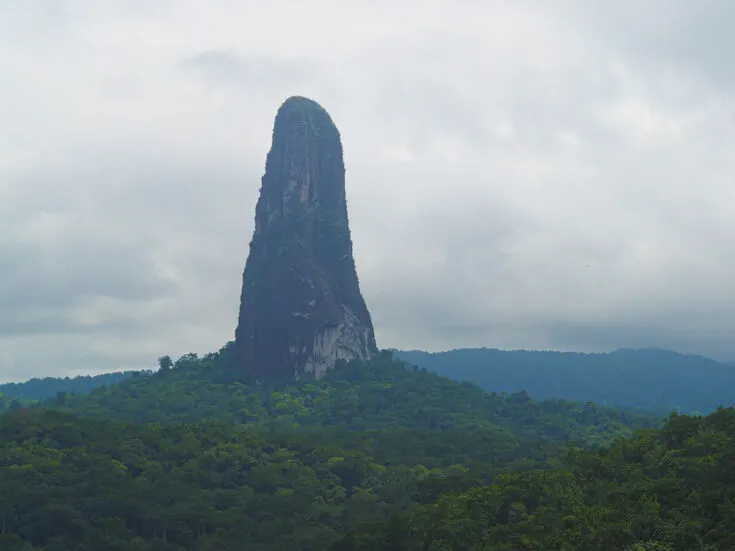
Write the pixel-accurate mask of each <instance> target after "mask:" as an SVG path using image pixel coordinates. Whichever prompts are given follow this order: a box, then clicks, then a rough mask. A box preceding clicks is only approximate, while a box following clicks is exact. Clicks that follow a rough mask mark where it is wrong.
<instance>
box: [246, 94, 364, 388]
mask: <svg viewBox="0 0 735 551" xmlns="http://www.w3.org/2000/svg"><path fill="white" fill-rule="evenodd" d="M235 345H236V357H237V366H238V368H239V369H240V370H242V371H245V372H247V373H250V374H253V375H256V376H258V377H262V378H271V379H272V378H278V379H283V378H299V377H301V376H302V375H306V374H310V375H313V376H314V377H316V378H320V377H322V376H323V375H324V373H326V371H327V370H328V369H330V368H331V367H332V366H333V365H334V363H335V362H336V361H337V360H340V359H344V360H350V359H356V358H357V359H368V358H370V357H371V356H372V355H373V354H374V353H375V351H376V350H377V347H376V345H375V337H374V331H373V325H372V321H371V318H370V313H369V312H368V310H367V307H366V305H365V301H364V299H363V297H362V294H361V293H360V287H359V283H358V278H357V272H356V270H355V261H354V258H353V256H352V240H351V237H350V230H349V223H348V217H347V202H346V196H345V167H344V160H343V155H342V142H341V139H340V135H339V131H338V130H337V127H336V126H335V124H334V122H333V121H332V119H331V117H330V116H329V114H328V113H327V112H326V111H325V110H324V108H322V107H321V106H320V105H319V104H318V103H317V102H315V101H313V100H311V99H308V98H304V97H300V96H293V97H291V98H289V99H287V100H286V101H285V102H284V103H283V104H282V105H281V107H280V108H279V109H278V113H277V114H276V119H275V123H274V125H273V141H272V144H271V149H270V151H269V153H268V157H267V159H266V167H265V174H264V176H263V179H262V184H261V188H260V197H259V199H258V203H257V205H256V209H255V232H254V234H253V240H252V242H251V243H250V254H249V256H248V259H247V262H246V264H245V271H244V273H243V286H242V295H241V301H240V315H239V320H238V327H237V330H236V332H235Z"/></svg>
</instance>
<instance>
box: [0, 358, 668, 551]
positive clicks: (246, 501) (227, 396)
mask: <svg viewBox="0 0 735 551" xmlns="http://www.w3.org/2000/svg"><path fill="white" fill-rule="evenodd" d="M231 353H232V347H231V345H228V346H226V347H224V348H223V349H222V350H221V351H219V352H217V353H215V354H209V355H207V356H205V357H203V358H198V357H197V356H196V355H193V354H189V355H186V356H184V357H182V358H180V359H179V360H178V361H177V362H175V363H174V364H173V366H172V367H169V366H167V365H166V367H165V368H164V369H162V370H161V371H159V372H157V373H155V374H153V375H151V376H148V377H134V378H130V379H128V380H126V381H124V382H122V383H120V384H117V385H111V386H109V387H100V388H98V389H95V390H93V391H92V392H91V393H90V394H89V395H87V396H70V395H65V394H63V393H61V394H58V395H56V396H55V397H54V398H52V399H50V400H49V401H48V402H46V404H45V405H44V406H43V407H27V408H20V410H19V411H15V412H12V413H8V414H5V415H3V416H0V457H1V458H2V461H0V526H2V527H3V528H2V532H0V549H3V550H8V551H16V550H18V551H19V550H21V549H24V550H44V551H49V550H54V551H56V550H61V549H64V550H66V549H90V550H95V549H106V550H110V551H116V550H120V551H123V550H124V551H130V550H132V551H154V550H156V551H158V550H164V551H166V550H168V551H184V550H192V549H193V550H197V551H209V550H215V549H217V550H221V549H248V550H249V551H250V550H259V551H266V550H281V549H303V550H317V549H324V550H326V549H330V548H331V546H332V545H333V544H335V542H339V541H340V540H341V538H343V537H344V536H345V534H347V532H348V531H349V530H350V529H352V530H357V531H359V530H360V526H361V525H364V524H365V523H373V522H374V523H378V524H380V523H383V522H387V521H388V519H389V518H391V516H392V515H398V514H402V513H406V514H408V513H410V512H411V511H414V510H418V508H420V507H421V506H422V505H428V504H430V503H432V502H433V501H435V500H436V499H439V498H440V496H451V495H456V494H459V493H461V492H466V491H470V490H471V489H472V488H478V487H482V486H485V485H487V484H490V483H492V482H493V481H494V480H496V479H497V477H498V476H500V475H502V474H503V473H510V472H519V471H527V470H529V469H542V470H549V469H554V468H555V467H556V465H557V464H558V462H559V460H560V458H561V457H562V456H563V454H564V453H565V450H566V447H567V445H569V444H575V445H579V446H583V447H596V446H599V445H601V444H606V443H611V442H613V441H614V440H615V439H616V438H620V437H628V436H631V435H632V431H633V430H634V429H641V428H646V427H656V426H660V423H661V420H660V419H657V418H653V417H649V416H645V415H637V414H631V413H629V412H624V411H619V410H613V409H608V408H603V407H598V406H595V405H593V404H586V405H582V404H577V403H572V402H566V401H563V400H552V401H544V402H541V401H535V400H533V399H532V398H531V397H530V396H529V395H528V394H526V393H518V394H512V395H508V396H498V395H491V394H488V393H485V392H484V391H482V390H481V389H479V388H478V387H476V386H474V385H472V384H469V383H458V382H455V381H451V380H449V379H447V378H443V377H440V376H438V375H436V374H433V373H429V372H426V371H422V370H420V369H418V368H414V367H411V366H408V365H407V364H404V363H401V362H397V361H394V359H393V358H392V357H391V355H390V354H387V353H385V354H381V355H380V356H379V357H377V358H375V359H374V360H372V361H370V362H367V363H361V362H352V363H349V364H345V363H341V364H338V366H336V367H335V368H334V369H333V370H332V371H330V372H329V373H328V374H327V376H326V377H325V378H324V379H322V380H319V381H315V380H301V381H293V382H283V383H278V384H271V385H264V384H257V383H255V382H252V381H243V380H240V381H234V380H233V372H232V371H231V369H230V365H231ZM131 421H132V422H131ZM449 548H454V547H451V546H450V547H449ZM386 549H388V548H386Z"/></svg>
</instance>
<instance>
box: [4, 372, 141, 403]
mask: <svg viewBox="0 0 735 551" xmlns="http://www.w3.org/2000/svg"><path fill="white" fill-rule="evenodd" d="M136 373H144V374H147V373H149V372H145V371H143V372H140V371H117V372H115V373H102V374H100V375H80V376H78V377H72V378H70V377H44V378H42V379H39V378H33V379H30V380H28V381H24V382H22V383H4V384H0V393H3V394H5V395H6V396H11V397H13V398H25V399H28V400H38V401H39V402H41V401H43V400H47V399H48V398H53V397H54V396H56V394H57V393H59V392H68V393H69V394H89V393H90V392H92V391H93V390H94V389H95V388H97V387H100V386H106V385H114V384H117V383H121V382H122V381H125V380H127V379H130V378H131V377H133V376H134V375H135V374H136Z"/></svg>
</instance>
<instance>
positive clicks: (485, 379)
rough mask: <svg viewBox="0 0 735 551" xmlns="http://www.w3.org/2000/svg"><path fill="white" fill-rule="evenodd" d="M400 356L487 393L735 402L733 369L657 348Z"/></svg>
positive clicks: (676, 403) (686, 404)
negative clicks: (466, 382) (597, 351)
mask: <svg viewBox="0 0 735 551" xmlns="http://www.w3.org/2000/svg"><path fill="white" fill-rule="evenodd" d="M396 354H397V356H398V358H400V359H402V360H404V361H406V362H409V363H412V364H417V365H420V366H421V367H424V368H426V369H428V370H430V371H435V372H436V373H439V374H440V375H444V376H445V377H450V378H452V379H455V380H458V381H470V382H473V383H475V384H477V385H479V386H481V387H482V388H484V389H485V390H487V391H495V392H503V391H504V392H518V391H520V390H526V391H527V392H529V393H530V394H531V395H532V396H534V397H536V398H565V399H567V400H578V401H587V400H592V401H594V402H597V403H599V404H606V405H611V406H612V405H614V406H618V407H632V408H644V409H648V410H654V409H660V410H664V411H666V412H667V413H668V412H669V411H671V410H678V411H681V412H684V413H698V412H703V413H709V412H712V411H714V410H715V409H716V408H717V406H719V405H722V406H730V405H735V399H734V398H733V394H732V392H731V390H730V389H732V388H735V368H733V366H732V365H727V364H722V363H718V362H716V361H714V360H710V359H709V358H704V357H702V356H695V355H684V354H677V353H676V352H671V351H668V350H658V349H638V350H631V349H621V350H616V351H615V352H611V353H609V354H581V353H574V352H547V351H528V350H517V351H503V350H494V349H489V348H481V349H463V350H452V351H449V352H439V353H434V354H430V353H428V352H419V351H412V352H397V353H396Z"/></svg>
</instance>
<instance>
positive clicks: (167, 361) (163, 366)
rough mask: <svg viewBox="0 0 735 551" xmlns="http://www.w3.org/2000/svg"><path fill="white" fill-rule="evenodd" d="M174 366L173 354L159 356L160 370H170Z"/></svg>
mask: <svg viewBox="0 0 735 551" xmlns="http://www.w3.org/2000/svg"><path fill="white" fill-rule="evenodd" d="M173 366H174V361H173V360H172V359H171V356H168V355H166V356H161V357H160V358H158V367H159V369H160V371H169V370H170V369H171V368H172V367H173Z"/></svg>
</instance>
